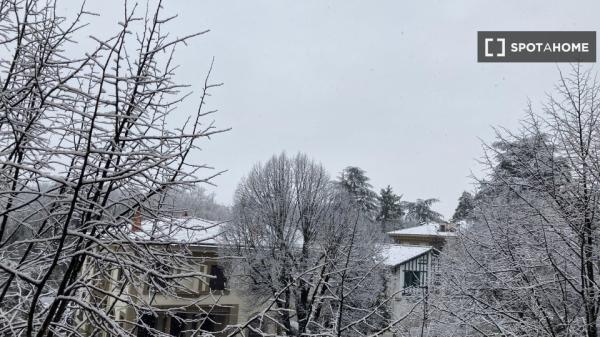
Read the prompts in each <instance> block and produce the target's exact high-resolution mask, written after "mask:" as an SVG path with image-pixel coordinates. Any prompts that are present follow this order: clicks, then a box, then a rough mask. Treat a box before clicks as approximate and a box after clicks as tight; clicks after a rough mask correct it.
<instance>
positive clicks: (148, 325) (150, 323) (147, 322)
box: [137, 314, 156, 337]
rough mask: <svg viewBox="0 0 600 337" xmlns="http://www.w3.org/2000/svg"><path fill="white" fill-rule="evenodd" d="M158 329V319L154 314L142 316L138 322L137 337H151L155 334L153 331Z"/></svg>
mask: <svg viewBox="0 0 600 337" xmlns="http://www.w3.org/2000/svg"><path fill="white" fill-rule="evenodd" d="M155 327H156V317H155V316H153V315H152V314H142V316H141V317H140V319H139V321H138V328H137V337H150V336H153V335H154V334H153V333H151V332H150V331H151V329H154V328H155Z"/></svg>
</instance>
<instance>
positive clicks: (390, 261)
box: [382, 245, 432, 266]
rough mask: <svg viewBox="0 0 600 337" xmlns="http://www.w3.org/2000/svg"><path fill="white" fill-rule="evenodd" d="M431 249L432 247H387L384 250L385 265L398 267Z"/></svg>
mask: <svg viewBox="0 0 600 337" xmlns="http://www.w3.org/2000/svg"><path fill="white" fill-rule="evenodd" d="M431 249H432V247H430V246H409V245H386V246H384V248H383V250H382V255H383V259H384V261H383V263H384V264H386V265H388V266H397V265H399V264H402V263H404V262H406V261H408V260H410V259H412V258H415V257H417V256H419V255H421V254H424V253H426V252H428V251H430V250H431Z"/></svg>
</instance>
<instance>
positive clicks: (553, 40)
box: [477, 31, 596, 63]
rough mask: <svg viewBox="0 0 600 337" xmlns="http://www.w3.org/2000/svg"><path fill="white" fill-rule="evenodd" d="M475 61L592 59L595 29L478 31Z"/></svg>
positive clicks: (594, 51) (576, 60)
mask: <svg viewBox="0 0 600 337" xmlns="http://www.w3.org/2000/svg"><path fill="white" fill-rule="evenodd" d="M477 62H553V63H555V62H569V63H571V62H596V32H595V31H562V32H560V31H494V32H492V31H479V32H477Z"/></svg>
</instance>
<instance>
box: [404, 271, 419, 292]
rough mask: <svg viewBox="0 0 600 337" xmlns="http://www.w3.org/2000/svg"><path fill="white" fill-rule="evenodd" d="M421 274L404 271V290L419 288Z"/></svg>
mask: <svg viewBox="0 0 600 337" xmlns="http://www.w3.org/2000/svg"><path fill="white" fill-rule="evenodd" d="M422 274H423V272H420V271H413V270H405V271H404V289H406V288H414V287H419V286H421V277H422Z"/></svg>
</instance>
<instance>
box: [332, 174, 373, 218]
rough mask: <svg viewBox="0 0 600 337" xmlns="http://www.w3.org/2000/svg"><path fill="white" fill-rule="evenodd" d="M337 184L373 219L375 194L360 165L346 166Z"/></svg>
mask: <svg viewBox="0 0 600 337" xmlns="http://www.w3.org/2000/svg"><path fill="white" fill-rule="evenodd" d="M338 185H339V186H340V187H341V188H342V189H343V190H345V191H346V192H348V193H349V194H350V195H351V196H352V197H353V198H354V200H355V202H356V204H357V205H358V207H360V209H361V210H362V211H363V212H364V214H365V215H366V216H367V217H368V218H370V219H373V217H374V215H375V212H376V211H377V194H376V193H375V192H373V190H372V189H371V188H372V186H371V184H370V183H369V177H367V175H366V172H365V171H364V170H363V169H361V168H360V167H356V166H348V167H346V168H345V169H344V170H343V171H342V173H341V175H340V177H339V180H338Z"/></svg>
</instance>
